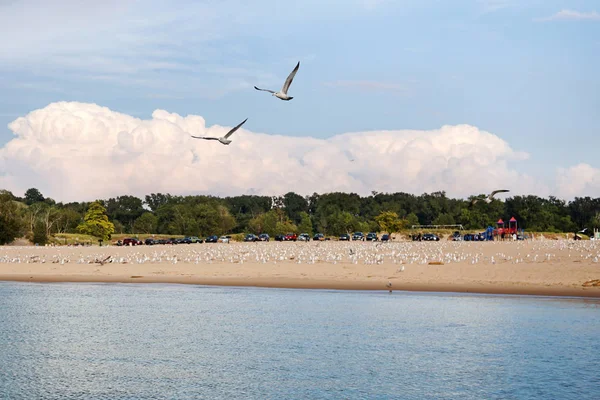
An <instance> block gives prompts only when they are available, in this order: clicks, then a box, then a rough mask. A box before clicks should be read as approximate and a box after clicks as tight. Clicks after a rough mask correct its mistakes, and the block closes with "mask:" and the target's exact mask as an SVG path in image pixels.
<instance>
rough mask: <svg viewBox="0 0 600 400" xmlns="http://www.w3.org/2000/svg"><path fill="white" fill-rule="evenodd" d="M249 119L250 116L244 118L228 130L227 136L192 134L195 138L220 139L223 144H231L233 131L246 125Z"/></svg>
mask: <svg viewBox="0 0 600 400" xmlns="http://www.w3.org/2000/svg"><path fill="white" fill-rule="evenodd" d="M246 121H248V118H246V119H245V120H243V121H242V122H241V123H240V124H239V125H238V126H236V127H234V128H231V130H230V131H229V132H227V133H226V134H225V136H223V137H212V136H192V137H193V138H195V139H204V140H218V141H219V142H221V143H222V144H225V145H227V144H229V143H231V140H229V139H228V138H229V136H231V135H233V132H235V131H237V130H238V129H239V128H240V126H242V125H244V123H245V122H246Z"/></svg>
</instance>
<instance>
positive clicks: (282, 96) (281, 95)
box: [254, 61, 300, 101]
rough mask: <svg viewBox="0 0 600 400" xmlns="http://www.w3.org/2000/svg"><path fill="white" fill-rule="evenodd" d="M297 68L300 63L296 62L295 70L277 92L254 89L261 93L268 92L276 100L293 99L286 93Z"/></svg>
mask: <svg viewBox="0 0 600 400" xmlns="http://www.w3.org/2000/svg"><path fill="white" fill-rule="evenodd" d="M298 68H300V61H298V64H296V68H294V70H293V71H292V72H291V73H290V75H289V76H288V77H287V79H286V80H285V83H284V84H283V87H282V88H281V90H280V91H279V92H274V91H273V90H269V89H261V88H258V87H256V86H254V89H256V90H262V91H263V92H269V93H271V95H272V96H275V97H277V98H278V99H281V100H285V101H289V100H291V99H293V97H290V96H288V94H287V92H288V89H289V88H290V85H291V84H292V81H293V80H294V76H296V72H298Z"/></svg>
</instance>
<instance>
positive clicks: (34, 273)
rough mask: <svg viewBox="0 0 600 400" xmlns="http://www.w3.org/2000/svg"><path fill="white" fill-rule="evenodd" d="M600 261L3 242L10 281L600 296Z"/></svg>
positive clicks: (533, 249) (443, 246)
mask: <svg viewBox="0 0 600 400" xmlns="http://www.w3.org/2000/svg"><path fill="white" fill-rule="evenodd" d="M108 256H110V259H109V260H108V262H107V263H105V264H104V265H101V264H100V263H96V262H95V261H96V260H104V259H106V258H107V257H108ZM599 259H600V242H595V241H585V242H584V241H578V242H574V241H570V242H569V241H566V240H541V241H530V242H491V243H485V242H484V243H479V242H463V243H460V242H446V241H442V242H432V243H424V242H397V243H388V244H379V243H377V244H376V243H370V242H350V243H347V242H343V243H342V242H320V243H317V242H309V243H302V242H295V243H293V242H290V243H287V242H285V243H276V242H270V243H232V244H221V243H219V244H206V243H205V244H191V245H157V246H135V247H115V246H109V247H98V246H93V247H32V246H28V247H0V280H4V281H28V282H127V283H130V282H135V283H182V284H196V285H219V286H257V287H274V288H304V289H344V290H384V291H387V290H388V288H387V284H388V283H391V285H392V289H393V290H407V291H432V292H471V293H494V294H525V295H549V296H581V297H600V260H599Z"/></svg>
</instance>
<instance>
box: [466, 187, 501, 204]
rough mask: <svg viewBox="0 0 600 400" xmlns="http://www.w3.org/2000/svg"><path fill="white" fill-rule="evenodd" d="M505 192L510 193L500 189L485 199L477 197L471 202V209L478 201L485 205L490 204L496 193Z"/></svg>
mask: <svg viewBox="0 0 600 400" xmlns="http://www.w3.org/2000/svg"><path fill="white" fill-rule="evenodd" d="M505 192H510V190H506V189H500V190H494V191H493V192H492V193H490V194H489V195H488V196H487V197H478V198H475V199H473V200H471V207H472V206H474V205H475V203H477V202H478V201H480V200H483V201H485V202H486V203H488V204H489V203H491V202H492V200H494V196H495V195H496V194H498V193H505Z"/></svg>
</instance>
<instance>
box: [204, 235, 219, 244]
mask: <svg viewBox="0 0 600 400" xmlns="http://www.w3.org/2000/svg"><path fill="white" fill-rule="evenodd" d="M218 241H219V237H218V236H217V235H212V236H209V237H207V238H206V240H205V242H206V243H217V242H218Z"/></svg>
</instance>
